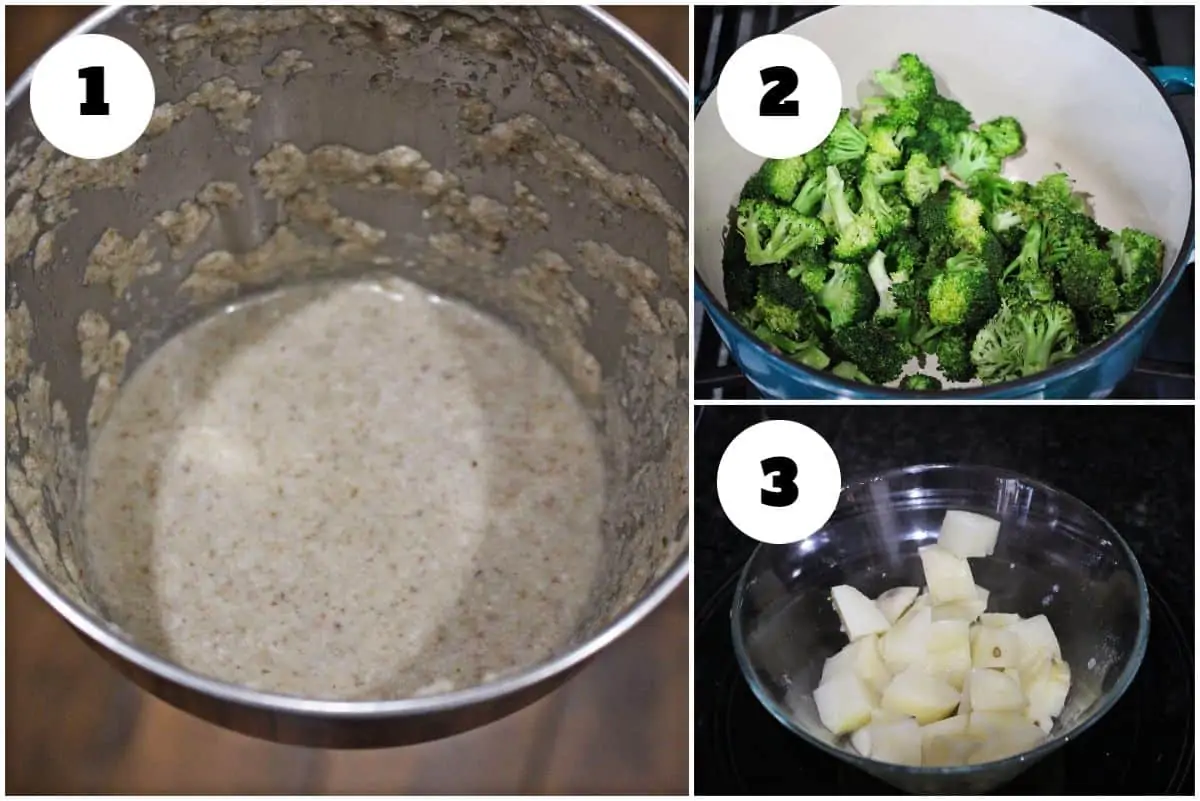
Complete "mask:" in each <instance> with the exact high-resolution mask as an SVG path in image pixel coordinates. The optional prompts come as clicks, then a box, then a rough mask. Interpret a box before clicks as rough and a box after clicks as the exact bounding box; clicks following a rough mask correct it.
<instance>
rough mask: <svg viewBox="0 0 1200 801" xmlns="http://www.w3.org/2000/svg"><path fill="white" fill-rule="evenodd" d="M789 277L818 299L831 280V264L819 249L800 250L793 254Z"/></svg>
mask: <svg viewBox="0 0 1200 801" xmlns="http://www.w3.org/2000/svg"><path fill="white" fill-rule="evenodd" d="M788 275H789V276H790V277H792V278H794V279H796V280H797V281H799V282H800V286H802V287H804V290H805V291H806V292H808V293H809V294H810V295H812V296H813V297H816V296H817V295H818V294H820V292H821V289H822V288H824V286H825V281H826V280H827V279H828V278H829V263H828V262H827V261H826V260H825V255H824V254H823V253H822V252H821V251H820V250H819V249H817V248H806V249H804V250H798V251H796V252H795V253H794V254H792V259H791V266H790V267H788Z"/></svg>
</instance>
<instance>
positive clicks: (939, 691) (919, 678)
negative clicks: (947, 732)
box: [872, 666, 959, 747]
mask: <svg viewBox="0 0 1200 801" xmlns="http://www.w3.org/2000/svg"><path fill="white" fill-rule="evenodd" d="M958 698H959V694H958V690H956V689H954V688H953V687H951V686H950V684H949V683H947V682H946V681H945V680H944V679H941V678H938V677H937V676H931V675H930V674H929V673H926V672H925V671H924V670H922V669H921V668H920V667H918V666H913V667H910V668H907V669H906V670H904V671H903V672H901V673H899V674H897V675H896V676H895V677H894V678H892V681H891V684H889V685H888V686H887V689H886V690H884V691H883V698H882V699H881V700H880V702H879V705H880V706H881V707H883V708H884V709H886V710H888V711H889V712H898V713H900V714H902V715H910V716H912V717H914V718H916V719H917V722H918V723H922V724H924V723H932V722H933V721H935V720H941V719H942V718H944V717H947V716H948V715H949V714H950V713H951V712H953V711H954V708H955V707H956V706H958ZM872 747H875V744H874V743H873V744H872Z"/></svg>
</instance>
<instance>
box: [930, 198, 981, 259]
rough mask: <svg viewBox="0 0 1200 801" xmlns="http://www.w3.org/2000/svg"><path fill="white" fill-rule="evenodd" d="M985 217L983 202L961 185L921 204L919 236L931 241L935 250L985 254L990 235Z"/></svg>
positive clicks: (936, 251) (933, 250) (931, 245)
mask: <svg viewBox="0 0 1200 801" xmlns="http://www.w3.org/2000/svg"><path fill="white" fill-rule="evenodd" d="M982 216H983V204H982V203H980V202H979V201H978V200H975V199H974V198H973V197H971V196H970V195H968V194H967V193H966V192H963V191H962V190H960V189H958V188H951V189H949V190H948V191H946V190H943V191H939V192H937V193H936V194H934V195H930V196H929V197H928V198H926V199H925V201H924V202H922V203H921V205H920V206H918V207H917V235H918V236H920V237H921V238H922V239H923V240H925V241H926V242H927V243H929V248H930V252H931V253H938V252H944V251H948V250H953V251H955V252H957V251H960V250H967V251H970V252H972V253H977V254H978V253H982V252H983V249H984V246H985V244H986V240H987V237H988V231H987V229H986V228H984V227H983V223H982V222H981V221H980V218H981V217H982ZM948 255H953V253H950V254H948Z"/></svg>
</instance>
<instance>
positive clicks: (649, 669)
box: [4, 6, 690, 795]
mask: <svg viewBox="0 0 1200 801" xmlns="http://www.w3.org/2000/svg"><path fill="white" fill-rule="evenodd" d="M94 10H96V9H95V8H94V7H87V6H55V7H45V6H41V7H39V6H17V7H14V6H9V7H7V8H6V9H5V22H6V23H7V30H6V32H5V44H6V46H7V53H6V56H5V73H6V81H7V84H11V83H12V82H13V81H15V80H16V79H17V77H18V76H19V75H20V74H21V72H22V71H23V70H24V69H25V68H26V67H27V66H29V65H30V64H31V63H32V62H33V61H34V59H36V58H38V57H39V56H40V55H41V54H42V53H43V52H45V50H46V49H47V48H48V47H49V46H50V45H51V44H53V43H54V41H55V40H56V39H57V38H58V37H59V36H61V35H62V34H63V33H65V32H66V31H67V30H69V29H70V28H71V27H72V26H74V25H75V24H76V23H77V22H79V21H80V20H82V19H83V18H84V17H86V16H87V15H88V14H90V13H91V12H92V11H94ZM609 10H610V11H611V12H612V13H613V14H614V15H616V16H617V17H619V18H620V19H621V20H622V21H623V22H625V24H627V25H629V26H630V27H631V28H633V29H634V30H636V31H637V32H638V33H639V34H641V36H642V37H643V38H645V39H646V40H647V41H648V42H650V44H651V45H653V46H654V47H655V48H657V49H658V50H659V51H660V52H661V53H662V54H663V55H664V56H666V57H667V59H668V60H669V61H670V62H671V63H672V64H674V65H675V67H676V69H678V70H680V71H681V72H682V73H684V74H685V75H686V74H687V66H688V65H687V53H688V9H687V8H686V7H671V8H664V7H652V6H622V7H620V8H613V9H609ZM4 583H5V587H4V595H5V603H6V609H5V666H6V668H7V677H6V678H7V681H6V683H5V701H6V707H7V708H6V715H5V734H6V738H5V762H6V765H5V777H6V780H7V786H6V788H5V789H6V790H7V791H8V792H10V793H16V794H25V793H56V794H57V793H67V794H76V793H117V794H137V793H151V794H160V793H161V794H173V793H201V794H224V793H270V794H293V793H295V794H305V793H339V794H341V793H350V794H360V793H361V794H368V793H388V794H393V793H394V794H401V793H415V794H441V793H450V794H459V793H461V794H469V793H488V794H527V793H549V794H555V795H557V794H573V793H593V792H594V793H638V794H651V793H669V794H673V795H684V794H686V793H687V790H688V735H689V729H690V726H689V724H688V592H687V585H686V584H684V585H683V587H681V588H680V590H678V591H677V592H676V593H675V594H674V595H673V596H671V598H670V599H669V600H668V601H667V602H666V603H665V604H664V605H663V607H662V608H660V609H659V610H658V611H657V612H655V613H654V614H652V615H651V616H650V617H649V618H647V619H646V620H645V621H643V622H642V623H641V624H640V625H639V626H637V627H636V628H635V629H634V631H633V632H631V633H630V634H628V635H627V636H626V637H624V638H623V639H622V640H620V641H618V642H617V643H615V644H614V645H613V646H612V647H611V648H608V649H606V650H605V651H604V653H602V654H601V655H600V656H599V657H598V658H597V659H596V660H595V661H594V662H593V663H591V664H590V665H589V666H588V667H587V668H585V669H584V670H583V671H582V672H581V673H580V674H579V675H577V676H576V677H575V678H573V679H572V680H571V681H569V682H568V683H567V684H566V685H565V686H564V687H563V688H562V689H560V690H558V691H557V692H555V693H552V694H551V695H549V696H547V697H546V698H545V699H543V700H542V701H540V702H538V703H536V704H534V705H533V706H531V707H529V708H527V709H525V710H524V711H522V712H519V713H517V714H515V715H513V716H511V717H509V718H506V719H504V720H502V721H499V722H497V723H494V724H492V725H491V726H487V727H484V728H482V729H479V730H477V731H474V732H470V733H467V734H463V735H460V736H458V737H452V738H450V739H447V740H442V741H439V742H434V743H428V744H424V745H417V746H411V747H408V748H395V749H385V750H379V751H366V752H349V751H320V750H316V749H309V748H295V747H291V746H282V745H275V744H272V743H266V742H262V741H259V740H254V739H251V738H249V737H244V736H242V735H239V734H234V733H232V732H228V731H225V730H223V729H219V728H217V727H215V726H211V725H209V724H208V723H205V722H203V721H201V720H199V719H197V718H193V717H191V716H189V715H186V714H184V713H183V712H179V711H177V710H175V709H174V708H172V707H170V706H167V705H166V704H164V703H162V702H161V701H159V700H157V699H155V698H154V697H152V696H150V695H147V694H146V693H144V692H142V691H141V690H140V689H138V688H137V687H136V686H134V685H133V684H132V683H130V682H128V681H126V680H125V679H124V678H122V677H121V676H120V675H119V674H117V673H116V671H114V670H113V669H112V668H111V667H109V665H108V664H107V663H106V662H104V661H103V660H102V659H101V658H100V657H99V656H98V655H97V654H95V653H94V652H93V651H91V650H90V649H89V648H88V647H87V646H85V645H84V644H83V642H82V641H81V640H80V639H79V638H78V637H77V636H75V634H74V633H73V631H72V629H71V628H70V627H69V626H68V625H67V624H66V623H65V622H64V621H63V620H62V619H61V618H60V617H58V616H57V615H56V614H55V613H54V612H53V611H52V610H51V609H50V608H49V607H48V606H46V605H45V604H44V603H42V602H41V600H40V599H39V598H38V597H37V596H36V595H34V593H33V592H32V591H31V590H30V589H29V588H28V587H27V586H26V585H25V583H24V582H23V581H22V580H21V579H20V577H19V576H17V575H16V574H15V573H13V571H12V570H11V568H9V569H6V572H5V577H4Z"/></svg>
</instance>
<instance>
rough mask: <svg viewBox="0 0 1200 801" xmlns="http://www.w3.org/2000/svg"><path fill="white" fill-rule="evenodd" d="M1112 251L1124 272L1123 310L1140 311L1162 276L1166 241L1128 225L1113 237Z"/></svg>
mask: <svg viewBox="0 0 1200 801" xmlns="http://www.w3.org/2000/svg"><path fill="white" fill-rule="evenodd" d="M1108 250H1109V253H1110V254H1112V258H1113V261H1114V262H1116V264H1117V270H1118V271H1119V272H1120V274H1121V309H1122V310H1124V311H1136V310H1137V309H1139V308H1140V307H1141V305H1142V304H1143V303H1145V302H1146V301H1147V300H1149V299H1150V296H1151V295H1153V294H1154V290H1155V289H1156V288H1157V287H1158V282H1159V281H1160V280H1161V279H1162V262H1163V243H1162V241H1161V240H1159V239H1158V238H1157V237H1155V236H1152V235H1151V234H1148V233H1146V232H1145V231H1139V230H1138V229H1136V228H1125V229H1122V230H1121V232H1120V233H1117V234H1114V235H1113V236H1112V237H1110V238H1109V240H1108Z"/></svg>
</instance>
